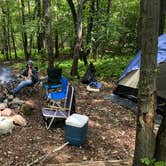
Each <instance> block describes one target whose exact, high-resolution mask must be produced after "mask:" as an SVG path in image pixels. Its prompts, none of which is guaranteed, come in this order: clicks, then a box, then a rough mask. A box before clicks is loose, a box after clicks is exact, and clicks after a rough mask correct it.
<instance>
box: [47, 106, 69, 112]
mask: <svg viewBox="0 0 166 166" xmlns="http://www.w3.org/2000/svg"><path fill="white" fill-rule="evenodd" d="M46 109H50V110H56V109H59V110H62V111H69V108H64V107H56V106H49V107H47V108H46Z"/></svg>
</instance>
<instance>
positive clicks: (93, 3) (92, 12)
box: [84, 0, 95, 65]
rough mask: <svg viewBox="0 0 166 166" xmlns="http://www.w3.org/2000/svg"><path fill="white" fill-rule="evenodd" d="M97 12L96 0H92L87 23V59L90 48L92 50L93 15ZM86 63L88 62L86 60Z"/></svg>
mask: <svg viewBox="0 0 166 166" xmlns="http://www.w3.org/2000/svg"><path fill="white" fill-rule="evenodd" d="M94 14H95V0H92V1H91V4H90V11H89V18H88V25H87V36H86V45H87V47H88V48H87V50H86V55H85V57H84V58H85V60H84V61H87V56H88V55H89V54H90V50H91V47H90V45H91V38H92V35H91V34H92V29H93V17H94ZM84 63H85V65H86V62H84Z"/></svg>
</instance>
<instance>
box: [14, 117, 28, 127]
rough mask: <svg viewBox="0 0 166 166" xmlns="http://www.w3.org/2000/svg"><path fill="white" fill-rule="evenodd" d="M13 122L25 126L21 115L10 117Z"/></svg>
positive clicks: (25, 122) (24, 120)
mask: <svg viewBox="0 0 166 166" xmlns="http://www.w3.org/2000/svg"><path fill="white" fill-rule="evenodd" d="M12 119H13V122H14V123H15V124H17V125H20V126H26V124H27V121H26V119H25V118H23V117H22V116H21V115H14V116H12Z"/></svg>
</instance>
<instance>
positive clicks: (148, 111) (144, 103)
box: [133, 0, 159, 166]
mask: <svg viewBox="0 0 166 166" xmlns="http://www.w3.org/2000/svg"><path fill="white" fill-rule="evenodd" d="M140 10H141V11H140V13H141V25H142V26H141V50H142V57H141V68H140V79H139V95H138V97H139V113H138V117H137V132H136V144H135V145H136V147H135V154H134V162H133V166H141V165H143V164H142V163H141V161H140V160H141V159H142V158H144V157H148V158H149V159H152V158H153V156H154V152H155V134H154V132H153V130H154V115H155V110H156V106H155V104H156V74H157V72H156V70H157V42H158V25H159V23H158V17H159V2H158V0H141V3H140Z"/></svg>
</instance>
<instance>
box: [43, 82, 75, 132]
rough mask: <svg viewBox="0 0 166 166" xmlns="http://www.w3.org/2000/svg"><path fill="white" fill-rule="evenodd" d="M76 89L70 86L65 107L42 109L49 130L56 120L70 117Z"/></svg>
mask: <svg viewBox="0 0 166 166" xmlns="http://www.w3.org/2000/svg"><path fill="white" fill-rule="evenodd" d="M73 97H74V87H73V86H71V85H68V87H67V93H66V96H65V101H64V106H49V107H44V108H42V115H43V118H44V121H45V125H46V128H47V129H49V128H50V126H51V125H52V123H53V121H54V120H55V119H56V118H62V119H66V118H68V117H69V116H70V114H71V112H72V110H71V108H72V104H73V100H74V98H73Z"/></svg>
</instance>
